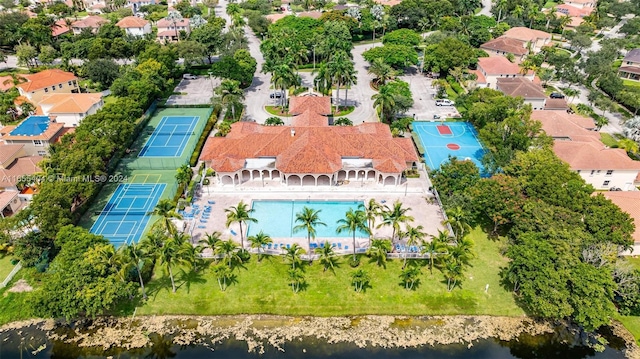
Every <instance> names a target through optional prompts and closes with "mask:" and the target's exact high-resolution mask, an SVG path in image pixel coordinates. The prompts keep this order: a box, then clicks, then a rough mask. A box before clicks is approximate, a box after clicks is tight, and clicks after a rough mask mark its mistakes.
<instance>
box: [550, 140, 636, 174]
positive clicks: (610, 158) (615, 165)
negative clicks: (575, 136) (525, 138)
mask: <svg viewBox="0 0 640 359" xmlns="http://www.w3.org/2000/svg"><path fill="white" fill-rule="evenodd" d="M553 152H555V153H556V155H557V156H558V157H559V158H560V159H561V160H563V161H565V162H567V163H568V164H569V167H571V169H573V170H640V162H639V161H634V160H632V159H631V158H629V156H627V152H626V151H625V150H623V149H620V148H606V146H605V145H603V144H602V143H599V142H595V141H594V142H575V141H555V142H554V144H553Z"/></svg>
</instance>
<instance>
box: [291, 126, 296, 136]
mask: <svg viewBox="0 0 640 359" xmlns="http://www.w3.org/2000/svg"><path fill="white" fill-rule="evenodd" d="M295 135H296V130H294V129H293V128H292V129H291V137H293V136H295Z"/></svg>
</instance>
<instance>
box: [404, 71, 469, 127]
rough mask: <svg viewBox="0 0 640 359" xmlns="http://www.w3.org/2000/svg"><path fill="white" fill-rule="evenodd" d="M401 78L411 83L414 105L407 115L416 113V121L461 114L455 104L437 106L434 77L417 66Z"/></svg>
mask: <svg viewBox="0 0 640 359" xmlns="http://www.w3.org/2000/svg"><path fill="white" fill-rule="evenodd" d="M400 79H401V80H402V81H406V82H407V83H409V87H410V88H411V93H412V94H413V107H412V108H411V109H409V110H408V111H407V115H409V116H414V115H415V119H416V121H428V120H433V119H434V115H437V116H440V118H442V119H445V118H452V117H458V116H460V114H459V113H458V111H457V110H456V108H455V107H454V106H436V100H435V98H434V96H435V94H436V92H437V91H436V89H435V88H434V87H433V86H432V79H431V78H428V77H427V76H425V75H423V74H421V73H420V72H419V71H418V69H417V68H415V67H412V68H410V69H408V70H407V72H406V73H405V75H404V76H401V77H400Z"/></svg>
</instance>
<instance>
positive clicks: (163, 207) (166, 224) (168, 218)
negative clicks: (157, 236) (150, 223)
mask: <svg viewBox="0 0 640 359" xmlns="http://www.w3.org/2000/svg"><path fill="white" fill-rule="evenodd" d="M175 209H176V206H175V204H173V203H172V202H171V200H169V199H162V200H160V201H159V202H158V203H157V204H156V206H155V207H154V208H153V211H152V212H151V214H152V215H154V216H159V217H160V219H158V221H157V222H156V224H160V225H161V226H162V230H163V231H165V233H167V234H169V235H173V234H175V233H177V231H178V230H177V228H176V225H175V224H174V223H173V219H174V218H182V217H181V216H180V215H179V214H178V213H177V212H176V211H175Z"/></svg>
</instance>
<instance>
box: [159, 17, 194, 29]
mask: <svg viewBox="0 0 640 359" xmlns="http://www.w3.org/2000/svg"><path fill="white" fill-rule="evenodd" d="M156 26H157V27H158V28H173V21H169V20H167V19H161V20H158V22H157V23H156ZM176 26H177V27H187V26H189V19H187V18H184V19H181V20H180V21H176Z"/></svg>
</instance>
